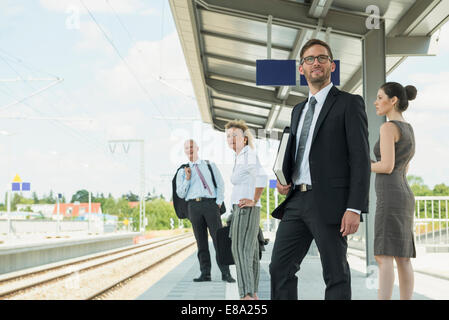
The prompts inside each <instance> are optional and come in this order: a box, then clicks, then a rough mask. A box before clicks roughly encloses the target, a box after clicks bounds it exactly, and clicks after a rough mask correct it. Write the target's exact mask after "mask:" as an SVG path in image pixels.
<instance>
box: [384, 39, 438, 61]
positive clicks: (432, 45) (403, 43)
mask: <svg viewBox="0 0 449 320" xmlns="http://www.w3.org/2000/svg"><path fill="white" fill-rule="evenodd" d="M386 45H387V56H391V57H395V56H396V57H402V56H434V55H436V54H437V40H436V36H432V37H394V38H391V37H389V38H387V44H386Z"/></svg>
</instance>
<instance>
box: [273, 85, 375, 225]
mask: <svg viewBox="0 0 449 320" xmlns="http://www.w3.org/2000/svg"><path fill="white" fill-rule="evenodd" d="M306 102H307V100H306V101H303V102H301V103H299V104H297V105H296V106H295V107H294V108H293V110H292V114H291V125H290V127H291V128H290V136H289V139H288V142H287V149H286V154H285V157H284V163H283V166H282V171H283V173H284V176H285V177H286V179H287V183H292V171H293V167H294V164H295V154H296V133H297V131H298V125H299V119H300V115H301V112H302V110H303V109H304V106H305V104H306ZM309 165H310V175H311V180H312V189H313V196H314V202H315V206H316V208H317V209H318V213H317V214H319V215H320V217H321V218H322V219H323V221H325V222H326V223H329V224H339V223H341V219H342V217H343V214H344V213H345V211H346V209H347V208H351V209H358V210H361V211H362V213H367V212H368V197H369V187H370V175H371V161H370V156H369V142H368V119H367V116H366V112H365V103H364V101H363V99H362V97H361V96H359V95H353V94H350V93H347V92H344V91H340V90H338V89H337V88H336V87H335V86H333V87H332V88H331V90H330V91H329V94H328V95H327V97H326V100H325V102H324V105H323V107H322V109H321V112H320V114H319V116H318V120H317V122H316V125H315V130H314V132H313V138H312V145H311V148H310V154H309ZM292 184H293V183H292ZM292 189H293V188H291V189H290V192H289V193H288V194H287V197H286V199H285V201H284V202H282V203H281V204H280V205H279V206H278V207H277V208H276V209H275V210H274V211H273V212H272V216H273V217H274V218H278V219H282V216H283V214H284V208H285V205H286V204H287V203H288V201H289V199H290V197H291V195H292ZM360 217H362V216H360Z"/></svg>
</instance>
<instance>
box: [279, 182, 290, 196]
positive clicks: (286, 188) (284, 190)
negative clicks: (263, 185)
mask: <svg viewBox="0 0 449 320" xmlns="http://www.w3.org/2000/svg"><path fill="white" fill-rule="evenodd" d="M291 186H292V184H291V183H289V184H288V185H286V186H284V185H282V184H281V183H280V182H279V180H277V182H276V188H277V189H278V192H279V193H280V194H282V195H286V194H287V193H288V192H289V191H290V187H291Z"/></svg>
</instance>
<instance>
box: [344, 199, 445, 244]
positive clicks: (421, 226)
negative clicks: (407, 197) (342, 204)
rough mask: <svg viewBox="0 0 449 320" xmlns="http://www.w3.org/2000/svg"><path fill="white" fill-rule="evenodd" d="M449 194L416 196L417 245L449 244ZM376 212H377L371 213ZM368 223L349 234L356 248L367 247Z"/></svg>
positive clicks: (415, 222)
mask: <svg viewBox="0 0 449 320" xmlns="http://www.w3.org/2000/svg"><path fill="white" fill-rule="evenodd" d="M448 200H449V196H425V197H423V196H415V213H414V228H413V233H414V237H415V244H416V245H427V246H428V245H444V246H449V232H448V231H449V213H448V210H449V208H448ZM369 214H370V215H371V214H375V212H372V213H369ZM365 230H366V224H365V223H361V224H360V226H359V230H358V231H357V232H356V233H355V234H353V235H350V236H348V245H349V247H351V248H354V249H360V250H365V248H366V239H365V237H366V231H365Z"/></svg>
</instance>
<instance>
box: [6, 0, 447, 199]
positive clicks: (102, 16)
mask: <svg viewBox="0 0 449 320" xmlns="http://www.w3.org/2000/svg"><path fill="white" fill-rule="evenodd" d="M86 8H87V9H88V11H87V9H86ZM387 80H389V81H398V82H400V83H402V84H404V85H407V84H413V85H415V86H416V87H417V89H418V96H417V99H416V100H415V101H412V102H411V103H410V107H409V110H408V111H407V112H406V113H404V117H405V118H406V120H407V121H409V122H410V123H411V124H412V125H413V127H414V130H415V137H416V144H417V145H416V155H415V157H414V159H413V160H412V162H411V164H410V169H409V174H413V175H417V176H420V177H422V178H423V179H424V182H425V183H426V184H427V185H428V186H430V187H433V186H434V185H435V184H438V183H446V184H449V174H448V173H449V161H447V159H449V139H448V138H447V137H448V133H447V130H446V129H447V128H448V127H449V125H448V124H449V102H448V100H449V99H447V97H446V96H447V93H446V92H447V89H449V27H448V26H447V25H446V26H445V27H443V28H442V29H441V32H440V41H439V53H438V55H437V56H434V57H409V58H407V59H406V60H405V62H404V63H402V64H401V65H400V66H399V67H398V68H397V69H396V70H395V71H394V72H393V73H392V74H390V75H389V76H388V78H387ZM367 106H368V107H374V106H373V105H372V102H367ZM189 119H198V120H189ZM199 119H200V114H199V111H198V107H197V105H196V101H195V97H194V92H193V89H192V85H191V83H190V78H189V73H188V70H187V67H186V64H185V59H184V55H183V52H182V49H181V45H180V43H179V38H178V34H177V31H176V28H175V25H174V22H173V18H172V15H171V11H170V6H169V4H168V1H166V0H150V1H144V0H127V1H121V0H108V1H106V0H65V1H61V0H39V1H38V0H36V1H29V0H14V1H13V0H2V1H0V168H2V169H1V170H0V202H3V195H4V194H5V192H6V190H7V189H10V188H11V182H12V180H13V178H14V176H15V175H16V174H18V175H19V176H20V177H21V179H22V180H23V181H25V182H30V183H31V192H33V191H35V192H37V193H38V195H39V196H42V195H43V194H48V193H49V192H50V190H52V191H53V192H54V193H62V194H64V195H65V197H66V198H69V199H70V197H71V196H72V195H73V194H74V193H75V192H76V191H77V190H80V189H87V190H90V191H92V192H93V193H104V194H105V195H107V194H109V193H111V194H112V195H113V196H114V197H119V196H120V195H122V194H125V193H128V192H129V191H132V192H133V193H137V194H138V193H140V185H141V176H142V174H141V173H142V171H141V167H142V166H141V163H142V160H143V163H144V174H143V175H144V177H145V190H146V191H147V192H148V191H149V192H153V191H155V192H156V193H157V194H161V193H162V194H164V196H165V197H166V198H170V197H171V179H172V177H173V175H174V173H175V171H176V169H177V168H178V167H179V165H180V164H181V163H184V162H186V157H185V155H184V154H183V142H184V140H185V139H187V138H192V137H193V138H194V139H196V140H197V142H198V144H199V146H200V156H201V158H203V159H209V160H212V161H215V162H216V163H217V165H218V166H219V168H220V169H221V172H222V175H223V177H224V180H225V181H226V190H227V192H226V199H229V192H230V190H231V188H232V186H231V184H230V181H229V177H230V173H231V170H232V159H233V153H232V151H231V150H230V149H229V148H228V147H227V146H226V143H225V136H224V134H223V133H220V132H217V131H214V130H212V128H211V126H210V125H208V124H203V123H202V122H201V121H199ZM118 139H120V140H129V139H132V140H143V141H144V142H143V143H141V142H132V143H128V144H121V143H118V144H112V143H110V141H111V140H118ZM142 144H143V145H144V158H143V159H142V156H141V145H142ZM257 145H258V153H259V157H260V158H261V161H262V164H263V165H264V167H265V169H266V171H267V173H269V174H270V175H271V177H274V175H273V174H272V171H271V167H272V164H273V162H274V157H275V153H276V150H277V143H276V142H273V141H269V142H266V141H258V142H257ZM24 194H25V195H29V196H31V195H30V193H27V192H24Z"/></svg>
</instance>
